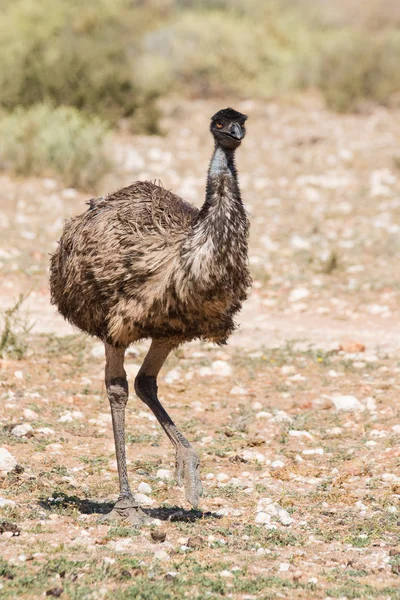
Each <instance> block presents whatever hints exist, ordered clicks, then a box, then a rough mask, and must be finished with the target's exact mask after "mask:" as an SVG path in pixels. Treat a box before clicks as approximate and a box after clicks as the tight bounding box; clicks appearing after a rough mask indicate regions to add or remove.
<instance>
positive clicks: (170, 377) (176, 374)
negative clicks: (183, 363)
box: [164, 367, 182, 385]
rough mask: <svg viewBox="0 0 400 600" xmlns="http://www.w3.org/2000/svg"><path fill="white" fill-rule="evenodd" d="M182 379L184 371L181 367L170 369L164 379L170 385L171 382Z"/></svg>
mask: <svg viewBox="0 0 400 600" xmlns="http://www.w3.org/2000/svg"><path fill="white" fill-rule="evenodd" d="M181 379H182V372H181V369H180V367H177V368H176V369H171V371H168V373H167V374H166V375H165V377H164V381H165V383H168V385H170V384H171V383H175V382H178V381H180V380H181Z"/></svg>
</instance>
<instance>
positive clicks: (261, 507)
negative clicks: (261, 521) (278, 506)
mask: <svg viewBox="0 0 400 600" xmlns="http://www.w3.org/2000/svg"><path fill="white" fill-rule="evenodd" d="M273 502H274V501H273V500H272V498H260V499H259V501H258V502H257V511H258V512H265V507H266V506H269V505H270V504H273Z"/></svg>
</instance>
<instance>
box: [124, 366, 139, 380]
mask: <svg viewBox="0 0 400 600" xmlns="http://www.w3.org/2000/svg"><path fill="white" fill-rule="evenodd" d="M139 369H140V365H138V364H136V363H127V364H125V371H126V375H127V377H128V379H135V377H136V375H137V374H138V373H139Z"/></svg>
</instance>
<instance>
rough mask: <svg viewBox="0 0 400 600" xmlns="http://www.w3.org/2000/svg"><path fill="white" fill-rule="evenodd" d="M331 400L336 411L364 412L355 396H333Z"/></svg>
mask: <svg viewBox="0 0 400 600" xmlns="http://www.w3.org/2000/svg"><path fill="white" fill-rule="evenodd" d="M331 400H332V403H333V404H334V406H335V408H336V410H346V411H355V410H364V406H363V405H362V404H361V402H360V401H359V400H357V398H356V397H355V396H333V397H331Z"/></svg>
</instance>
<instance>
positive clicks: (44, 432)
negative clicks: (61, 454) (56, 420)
mask: <svg viewBox="0 0 400 600" xmlns="http://www.w3.org/2000/svg"><path fill="white" fill-rule="evenodd" d="M36 432H37V433H41V434H42V435H55V431H54V429H51V428H50V427H40V429H37V430H36Z"/></svg>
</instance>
